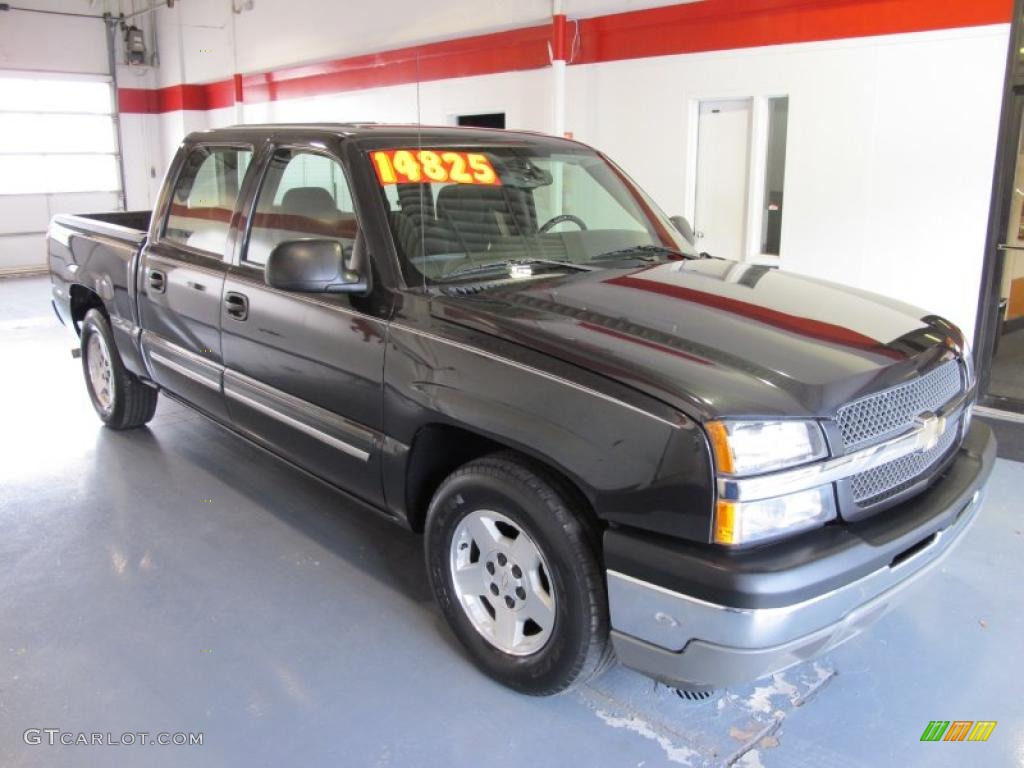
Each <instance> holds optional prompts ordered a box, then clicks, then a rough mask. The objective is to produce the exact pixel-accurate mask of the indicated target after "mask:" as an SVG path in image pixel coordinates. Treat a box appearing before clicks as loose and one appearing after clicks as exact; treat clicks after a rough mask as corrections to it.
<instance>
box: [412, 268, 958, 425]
mask: <svg viewBox="0 0 1024 768" xmlns="http://www.w3.org/2000/svg"><path fill="white" fill-rule="evenodd" d="M431 312H432V314H433V315H434V316H435V317H436V318H438V319H441V320H444V321H447V322H451V323H456V324H459V325H462V326H465V327H469V328H473V329H475V330H478V331H481V332H484V333H488V334H491V335H494V336H497V337H501V338H505V339H509V340H511V341H514V342H516V343H518V344H522V345H525V346H528V347H530V348H531V349H534V350H536V351H538V352H541V353H544V354H546V355H550V356H553V357H555V358H558V359H560V360H563V361H565V362H568V363H572V364H574V365H577V366H581V367H583V368H586V369H588V370H590V371H592V372H594V373H597V374H599V375H601V376H604V377H607V378H610V379H614V380H616V381H618V382H621V383H622V384H625V385H627V386H629V387H632V388H634V389H637V390H640V391H642V392H644V393H646V394H649V395H651V396H653V397H656V398H658V399H659V400H661V401H663V402H666V403H668V404H669V405H672V406H673V407H676V408H679V409H680V410H682V411H683V412H685V413H687V414H689V415H690V416H692V417H694V418H697V419H699V420H707V419H710V418H717V417H723V416H734V417H735V416H742V417H772V416H786V417H794V416H807V417H823V418H827V417H829V416H831V415H833V414H834V413H835V410H836V409H837V408H838V407H839V406H840V405H842V404H844V403H846V402H849V401H850V400H852V399H855V398H856V397H858V396H860V395H863V394H866V393H868V392H871V391H876V390H878V389H883V388H886V387H888V386H892V385H894V384H898V383H900V382H902V381H905V380H907V379H910V378H913V377H915V376H917V375H919V373H920V371H921V370H922V369H924V368H927V367H930V366H932V365H934V364H936V363H937V362H938V361H939V360H940V359H942V358H946V357H949V356H951V355H952V354H954V352H955V351H956V350H958V349H959V347H960V345H962V343H963V339H962V337H961V335H960V332H959V330H957V329H956V327H955V326H953V325H951V324H950V323H948V322H947V321H945V320H943V319H942V318H939V317H936V316H934V315H929V314H927V313H925V312H924V311H922V310H919V309H916V308H914V307H911V306H909V305H907V304H903V303H901V302H898V301H895V300H892V299H887V298H884V297H881V296H876V295H874V294H870V293H866V292H863V291H858V290H856V289H852V288H848V287H844V286H840V285H836V284H834V283H829V282H826V281H823V280H818V279H815V278H811V277H806V276H802V275H797V274H791V273H787V272H781V271H778V270H774V269H770V268H768V267H762V266H755V265H748V264H741V263H737V262H732V261H724V260H718V259H704V260H694V261H677V262H669V263H665V264H659V265H656V266H652V267H648V268H643V269H629V270H623V269H608V270H596V271H593V272H586V273H573V274H570V275H565V276H559V277H550V276H542V277H537V276H534V277H532V278H525V279H520V280H503V281H499V282H497V283H492V284H489V285H481V284H475V285H473V286H468V287H464V288H453V289H449V290H448V291H447V292H446V293H445V294H443V295H441V296H440V297H438V298H436V299H435V300H434V301H433V302H432V304H431Z"/></svg>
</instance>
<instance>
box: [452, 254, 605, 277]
mask: <svg viewBox="0 0 1024 768" xmlns="http://www.w3.org/2000/svg"><path fill="white" fill-rule="evenodd" d="M533 266H545V267H560V268H562V269H575V270H577V271H579V272H591V271H593V270H594V269H597V267H590V266H587V265H586V264H576V263H575V262H572V261H559V260H558V259H507V260H506V261H492V262H491V263H490V264H474V265H471V266H467V267H462V268H461V269H456V270H455V271H454V272H451V273H449V274H447V275H444V279H445V280H452V279H454V278H457V277H468V276H471V275H482V274H487V273H490V272H507V273H508V274H509V275H512V274H513V273H514V271H515V268H516V267H524V268H529V267H533Z"/></svg>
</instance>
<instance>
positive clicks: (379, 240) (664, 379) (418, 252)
mask: <svg viewBox="0 0 1024 768" xmlns="http://www.w3.org/2000/svg"><path fill="white" fill-rule="evenodd" d="M674 221H675V220H672V219H669V218H667V217H666V216H665V215H664V214H662V213H661V212H660V211H659V210H658V208H657V206H656V205H655V204H654V203H653V202H652V201H651V199H650V198H649V197H648V196H647V195H645V194H644V192H643V191H642V190H640V189H639V188H638V187H637V186H636V184H634V183H633V182H632V181H631V180H630V179H629V177H627V176H626V174H625V173H623V171H622V170H620V169H619V168H618V167H617V166H616V165H615V164H614V163H612V162H611V161H610V160H608V158H606V157H605V156H604V155H602V154H601V153H600V152H597V151H595V150H593V149H591V148H589V147H587V146H585V145H583V144H579V143H577V142H573V141H569V140H566V139H561V138H552V137H547V136H541V135H534V134H529V133H517V132H505V131H491V130H481V129H459V128H425V127H417V126H411V127H410V126H381V125H361V124H318V125H267V126H244V127H237V128H229V129H220V130H212V131H207V132H202V133H194V134H192V135H190V136H189V137H188V138H187V139H186V140H185V141H184V143H183V144H182V145H181V148H180V149H179V151H178V153H177V155H176V157H175V158H174V160H173V162H172V164H171V166H170V169H169V171H168V175H167V179H166V181H165V183H164V186H163V189H162V192H161V193H160V196H159V199H158V201H157V204H156V207H155V210H154V211H152V213H151V214H150V212H126V213H112V214H97V215H91V216H57V217H55V218H54V220H53V222H52V224H51V226H50V231H49V241H48V251H49V265H50V271H51V275H52V281H53V300H54V306H55V307H56V310H57V313H58V315H59V316H60V318H61V319H62V320H63V321H64V322H65V323H66V324H67V325H68V326H70V327H71V328H73V329H74V331H75V332H76V333H77V335H78V337H79V340H80V350H81V357H82V365H83V369H84V373H85V384H86V386H87V388H88V392H89V395H90V397H91V399H92V404H93V406H94V407H95V409H96V412H97V413H98V414H99V417H100V419H101V420H102V421H103V422H105V423H106V425H107V426H108V427H111V428H113V429H127V428H132V427H140V426H142V425H143V424H145V423H146V422H147V421H148V420H149V419H150V418H151V417H152V415H153V412H154V409H155V407H156V404H157V398H158V397H159V396H160V395H161V394H163V395H165V396H167V397H171V398H174V399H175V400H179V401H181V402H183V403H186V404H188V405H190V406H192V407H193V408H195V409H197V410H199V411H201V412H202V413H204V414H206V415H207V416H209V417H210V418H212V419H215V420H216V421H218V422H220V423H221V424H223V425H225V426H227V427H228V428H230V429H232V430H234V431H235V432H236V433H237V434H239V435H241V436H242V437H244V438H246V439H248V440H250V441H254V442H255V443H257V444H259V445H260V446H262V447H264V448H266V449H268V450H270V451H271V452H273V453H275V454H277V455H278V456H280V457H282V458H283V459H286V460H288V461H290V462H292V463H293V464H295V465H298V466H299V467H301V468H303V469H304V470H306V471H308V472H310V473H312V474H314V475H316V476H317V477H319V478H321V479H322V480H324V481H326V482H327V483H330V484H331V485H333V486H336V487H337V488H338V489H340V490H342V491H343V492H344V493H346V494H347V495H348V496H349V497H350V498H351V499H352V500H354V501H355V502H356V506H357V507H358V508H360V509H361V508H366V509H368V510H375V511H377V512H380V513H383V514H384V515H387V516H389V517H391V518H393V519H394V520H395V521H397V522H399V523H401V524H402V525H404V526H406V527H407V528H409V529H412V530H413V531H417V532H423V533H424V542H425V552H426V563H427V572H428V577H429V580H430V584H431V585H432V588H433V591H434V594H435V595H436V597H437V601H438V604H439V605H440V608H441V611H442V612H443V613H444V616H445V618H446V619H447V621H448V623H449V624H450V626H451V629H452V632H453V633H454V634H455V636H456V637H457V638H458V639H459V640H460V641H461V642H462V644H464V645H465V647H466V649H467V651H468V653H469V655H470V657H471V658H472V659H473V660H474V662H475V663H476V664H478V665H479V666H480V667H481V668H482V669H483V670H484V671H486V672H487V673H488V674H490V675H491V676H493V677H494V678H496V679H497V680H499V681H501V682H503V683H505V684H507V685H509V686H512V687H513V688H516V689H518V690H520V691H523V692H526V693H531V694H550V693H555V692H557V691H561V690H564V689H566V688H569V687H570V686H573V685H574V684H579V683H582V682H583V681H585V680H587V679H589V678H591V677H593V676H594V675H596V674H598V673H599V672H600V671H601V670H603V669H604V668H605V667H606V666H607V665H609V664H610V663H611V662H612V660H613V659H615V658H616V657H617V658H618V659H619V660H620V661H621V662H622V663H623V664H625V665H627V666H629V667H632V668H634V669H637V670H640V671H641V672H644V673H646V674H648V675H650V676H652V677H654V678H657V679H659V680H662V681H665V682H667V683H670V684H672V685H675V686H677V687H680V688H685V689H690V690H697V691H699V690H706V689H709V688H713V687H721V686H728V685H730V684H735V683H740V682H746V681H750V680H754V679H756V678H759V677H761V676H764V675H767V674H770V673H773V672H776V671H778V670H782V669H784V668H786V667H789V666H791V665H793V664H795V663H797V662H799V661H801V660H805V659H808V658H811V657H813V656H815V655H817V654H820V653H822V652H823V651H826V650H828V649H830V648H833V647H835V646H836V645H838V644H839V643H842V642H843V641H844V640H846V639H848V638H850V637H851V636H853V635H855V634H856V633H857V632H859V631H860V630H861V629H863V628H864V627H865V626H867V625H868V624H870V623H871V622H872V621H874V620H875V619H877V618H878V617H879V616H880V615H881V614H882V613H884V612H885V610H886V609H888V608H889V607H890V606H891V605H892V604H893V603H894V602H895V601H896V599H897V598H898V597H900V596H901V595H903V594H904V593H905V592H906V590H907V588H908V587H910V586H911V585H912V584H913V583H915V582H918V581H920V580H921V578H922V577H923V576H925V574H926V573H927V572H929V571H932V570H934V569H935V567H936V565H937V564H938V563H939V562H940V561H941V560H942V559H943V558H944V557H945V556H946V555H948V554H949V552H950V550H951V549H952V548H953V547H954V546H955V545H956V543H957V542H958V541H959V540H960V539H961V538H962V537H963V535H964V533H965V531H966V530H967V529H968V527H969V526H970V525H971V523H972V522H973V520H974V518H975V517H976V516H977V514H978V509H979V504H980V501H981V497H982V490H983V486H984V484H985V482H986V479H987V477H988V475H989V472H990V470H991V467H992V464H993V461H994V452H995V444H994V440H993V438H992V435H991V432H990V431H989V430H988V429H987V428H986V427H985V426H984V425H983V424H981V423H978V422H972V421H971V411H972V407H973V403H974V400H975V394H976V393H975V380H974V373H973V371H972V365H971V353H970V350H969V348H968V345H967V343H966V342H965V339H964V337H963V335H962V334H961V332H960V331H959V330H958V329H957V328H956V327H955V326H953V325H952V324H950V323H949V322H947V321H945V320H943V319H942V318H941V317H937V316H935V315H931V314H928V313H926V312H923V311H921V310H918V309H915V308H913V307H910V306H907V305H905V304H902V303H898V302H896V301H893V300H890V299H886V298H882V297H879V296H875V295H872V294H869V293H865V292H862V291H857V290H851V289H849V288H844V287H841V286H839V285H834V284H831V283H828V282H824V281H821V280H816V279H811V278H809V277H802V276H798V275H795V274H788V273H786V272H780V271H778V270H773V269H768V268H766V267H763V266H755V265H751V264H743V263H737V262H733V261H727V260H723V259H717V258H701V257H699V256H698V255H697V254H696V253H695V252H694V250H693V247H692V245H691V244H690V243H689V242H688V241H687V239H686V238H685V237H684V236H683V234H682V232H683V231H684V230H685V229H686V227H685V226H683V224H682V223H681V222H680V226H678V227H677V226H676V225H675V223H674Z"/></svg>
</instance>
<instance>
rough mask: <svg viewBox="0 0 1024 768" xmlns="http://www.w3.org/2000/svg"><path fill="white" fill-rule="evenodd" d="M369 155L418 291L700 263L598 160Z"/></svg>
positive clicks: (501, 152)
mask: <svg viewBox="0 0 1024 768" xmlns="http://www.w3.org/2000/svg"><path fill="white" fill-rule="evenodd" d="M465 150H467V148H465V147H461V148H445V147H430V146H429V145H424V149H418V148H416V149H413V148H410V149H402V148H396V149H389V150H377V151H373V152H371V153H370V159H371V162H372V163H373V166H374V169H375V171H376V173H377V180H378V182H379V183H380V186H381V192H382V195H383V197H384V201H385V204H386V206H387V209H388V214H389V222H390V227H391V233H392V236H393V238H394V241H395V247H396V249H397V251H398V253H399V256H400V257H401V259H402V261H403V269H404V270H405V271H406V278H407V280H408V281H409V283H410V284H420V283H422V282H424V281H426V282H427V283H444V282H451V281H455V280H465V279H468V278H469V277H470V276H482V275H485V274H486V275H488V276H490V277H493V276H494V275H493V273H498V274H499V275H500V274H501V273H502V272H506V271H507V272H508V273H509V274H511V275H513V276H516V275H517V274H522V272H521V271H520V272H519V273H517V272H516V267H517V266H518V265H521V264H522V263H523V262H533V263H535V264H539V265H544V266H545V268H548V269H552V268H554V269H557V268H560V266H561V264H562V263H564V264H565V268H566V269H589V268H598V267H608V266H614V265H616V264H619V263H621V262H623V261H631V260H641V261H643V260H651V259H654V258H679V257H680V255H686V256H693V255H695V254H694V251H693V248H692V247H691V246H690V245H689V243H687V242H686V240H685V239H684V238H683V237H682V235H681V234H680V233H679V232H678V231H677V230H676V229H675V228H674V226H673V225H672V223H671V222H670V221H669V220H668V219H667V218H666V217H665V215H664V214H662V213H661V212H660V211H658V210H657V208H656V207H655V205H654V204H653V203H652V202H651V201H650V199H649V198H647V196H646V195H644V193H643V192H642V191H640V190H639V189H638V188H637V187H636V186H635V185H634V184H633V183H632V182H630V181H629V180H628V179H627V178H626V177H625V176H624V175H623V174H622V172H621V171H619V170H618V169H617V168H616V167H615V166H613V165H612V164H610V163H609V162H608V161H607V160H605V159H604V158H603V157H602V156H601V155H599V154H597V153H596V152H594V151H592V150H589V149H586V148H585V147H580V148H579V150H578V151H576V150H570V151H565V150H563V149H559V151H557V152H552V151H549V150H547V149H545V148H544V147H541V146H529V145H519V146H496V147H477V146H474V147H471V148H469V149H468V151H465Z"/></svg>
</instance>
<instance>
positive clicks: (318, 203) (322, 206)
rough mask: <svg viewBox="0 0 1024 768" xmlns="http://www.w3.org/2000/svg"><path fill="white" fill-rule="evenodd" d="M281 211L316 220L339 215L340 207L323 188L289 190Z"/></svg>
mask: <svg viewBox="0 0 1024 768" xmlns="http://www.w3.org/2000/svg"><path fill="white" fill-rule="evenodd" d="M281 210H283V211H284V212H285V213H293V214H298V215H300V216H309V217H310V218H314V219H318V218H324V217H327V216H337V215H338V206H337V205H336V204H335V202H334V198H333V197H332V196H331V193H330V192H328V191H327V190H326V189H324V188H323V187H294V188H293V189H289V190H288V191H287V192H285V193H284V197H283V198H281Z"/></svg>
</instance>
